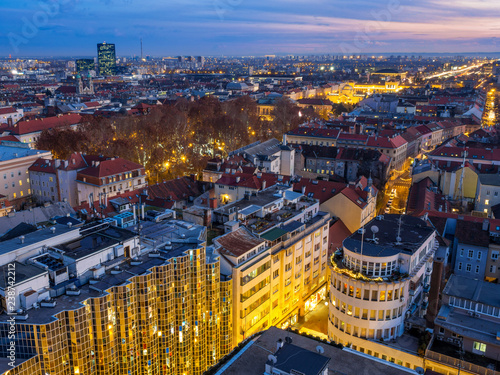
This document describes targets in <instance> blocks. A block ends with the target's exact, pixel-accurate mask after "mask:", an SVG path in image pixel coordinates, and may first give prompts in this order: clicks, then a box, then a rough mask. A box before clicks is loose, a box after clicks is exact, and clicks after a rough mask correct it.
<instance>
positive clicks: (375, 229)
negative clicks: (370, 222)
mask: <svg viewBox="0 0 500 375" xmlns="http://www.w3.org/2000/svg"><path fill="white" fill-rule="evenodd" d="M370 230H371V231H372V233H373V234H376V233H378V230H379V229H378V227H377V226H376V225H374V226H372V227H371V228H370Z"/></svg>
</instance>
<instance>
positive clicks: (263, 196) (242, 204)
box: [215, 185, 290, 214]
mask: <svg viewBox="0 0 500 375" xmlns="http://www.w3.org/2000/svg"><path fill="white" fill-rule="evenodd" d="M285 189H290V186H286V185H283V186H281V185H274V186H272V187H270V188H267V189H265V190H262V191H259V192H258V194H257V195H252V196H251V197H250V199H241V200H239V201H236V202H234V203H230V204H227V205H225V206H222V207H219V208H217V209H216V210H215V212H218V213H221V214H229V213H230V211H229V210H231V211H233V210H234V209H236V211H238V212H242V211H243V212H245V211H244V210H245V209H246V208H249V207H250V208H251V210H256V209H257V208H259V209H260V208H261V207H265V206H267V205H268V204H270V203H273V202H275V201H277V200H278V199H281V198H282V197H278V196H276V193H278V192H279V190H285ZM254 212H256V211H254Z"/></svg>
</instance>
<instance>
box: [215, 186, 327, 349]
mask: <svg viewBox="0 0 500 375" xmlns="http://www.w3.org/2000/svg"><path fill="white" fill-rule="evenodd" d="M214 214H215V216H216V220H220V221H221V222H222V221H223V222H224V223H225V226H226V227H227V228H228V233H227V234H225V235H222V236H220V237H217V238H215V239H214V245H215V251H216V252H217V253H218V254H220V259H221V272H222V274H223V275H227V276H228V277H231V278H232V280H233V293H232V295H233V312H234V313H233V345H236V344H238V343H239V342H240V341H241V340H243V339H244V338H246V337H248V336H250V335H252V334H253V333H255V332H258V331H261V330H263V329H265V328H267V327H270V326H277V327H280V328H286V327H288V326H289V325H290V324H294V323H295V322H297V320H298V317H299V316H303V315H305V314H306V313H307V312H309V311H311V310H312V309H314V307H316V305H317V304H318V302H319V301H321V300H323V299H324V298H325V297H326V293H327V291H326V278H327V253H328V244H329V241H328V235H329V222H330V215H329V214H328V213H326V212H321V211H319V202H318V201H317V200H316V199H312V198H308V197H306V196H304V195H303V194H301V193H296V192H293V191H291V188H287V187H286V186H278V185H276V186H272V187H271V188H268V189H266V190H264V191H262V192H260V193H259V194H257V195H256V196H254V197H253V196H252V197H249V199H243V200H241V201H239V202H236V203H235V204H233V205H228V206H224V207H222V208H220V209H218V210H216V211H215V212H214Z"/></svg>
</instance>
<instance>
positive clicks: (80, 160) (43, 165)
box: [28, 153, 92, 174]
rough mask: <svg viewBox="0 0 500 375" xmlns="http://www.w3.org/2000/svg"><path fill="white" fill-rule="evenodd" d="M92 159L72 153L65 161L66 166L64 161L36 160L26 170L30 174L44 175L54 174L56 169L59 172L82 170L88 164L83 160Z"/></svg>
mask: <svg viewBox="0 0 500 375" xmlns="http://www.w3.org/2000/svg"><path fill="white" fill-rule="evenodd" d="M85 158H87V159H88V160H91V159H92V156H86V155H82V154H81V153H74V154H71V156H70V157H69V158H68V159H67V162H68V166H66V165H65V161H64V160H55V159H53V160H49V159H42V158H40V159H37V160H36V161H35V162H34V163H33V164H32V165H31V167H29V168H28V170H29V171H31V172H45V173H54V174H55V173H56V169H59V170H65V171H70V170H78V169H83V168H86V167H87V166H88V162H87V161H86V160H85ZM56 163H59V166H58V167H56Z"/></svg>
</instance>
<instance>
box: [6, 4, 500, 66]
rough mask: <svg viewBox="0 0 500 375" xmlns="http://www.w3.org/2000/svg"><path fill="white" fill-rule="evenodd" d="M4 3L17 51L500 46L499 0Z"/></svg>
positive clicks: (466, 50) (372, 50)
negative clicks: (105, 46) (108, 45)
mask: <svg viewBox="0 0 500 375" xmlns="http://www.w3.org/2000/svg"><path fill="white" fill-rule="evenodd" d="M2 3H3V4H2V8H0V9H2V13H3V14H4V15H5V17H4V22H3V23H2V25H1V26H0V51H2V52H3V53H4V54H5V55H6V56H9V55H12V57H13V58H18V57H62V56H65V57H69V56H92V57H93V56H95V55H96V44H97V43H101V42H103V41H107V42H109V43H115V44H116V51H117V55H118V56H124V57H127V56H133V55H140V39H141V38H142V39H143V51H144V53H143V55H144V56H146V55H150V56H176V55H182V56H185V55H202V56H214V57H217V56H228V55H231V56H243V55H245V56H257V55H264V54H275V55H287V54H292V55H318V54H328V53H330V54H334V55H338V54H344V55H353V54H354V55H359V54H368V55H370V54H374V55H379V54H391V53H392V54H393V53H394V52H386V51H400V52H398V54H419V55H420V54H423V53H430V54H436V55H441V54H455V55H457V54H467V55H470V54H474V55H476V54H478V55H484V54H489V53H494V54H496V53H499V51H500V39H499V38H498V37H497V35H498V34H499V33H498V31H499V29H500V28H499V26H498V19H500V2H498V1H497V0H482V1H473V0H420V1H419V2H414V1H412V0H384V1H381V2H377V3H374V2H372V1H369V0H351V1H350V2H348V3H344V2H342V3H341V2H332V1H331V0H309V1H308V2H307V3H306V2H303V1H301V0H274V1H272V2H271V1H264V0H252V1H244V0H210V1H208V2H207V1H206V0H168V1H166V2H165V1H161V0H142V1H141V2H139V0H85V1H78V0H77V1H70V0H39V1H38V2H32V1H29V0H4V1H3V2H2ZM443 50H444V51H447V52H443ZM195 51H196V52H195ZM264 51H268V52H264ZM324 51H330V52H324ZM414 51H422V52H414ZM424 51H425V52H424Z"/></svg>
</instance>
